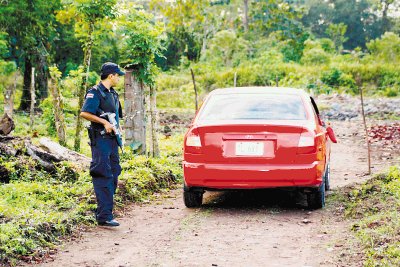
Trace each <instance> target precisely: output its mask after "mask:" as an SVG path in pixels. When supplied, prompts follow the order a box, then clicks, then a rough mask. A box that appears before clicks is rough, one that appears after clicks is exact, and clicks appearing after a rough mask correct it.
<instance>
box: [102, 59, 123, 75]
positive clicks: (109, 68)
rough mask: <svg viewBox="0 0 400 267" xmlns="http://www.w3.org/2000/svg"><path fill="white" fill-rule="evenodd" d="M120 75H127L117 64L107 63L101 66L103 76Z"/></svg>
mask: <svg viewBox="0 0 400 267" xmlns="http://www.w3.org/2000/svg"><path fill="white" fill-rule="evenodd" d="M114 73H118V74H119V75H125V72H123V71H122V70H120V68H119V67H118V65H117V64H115V63H112V62H106V63H104V64H103V66H101V75H109V74H114Z"/></svg>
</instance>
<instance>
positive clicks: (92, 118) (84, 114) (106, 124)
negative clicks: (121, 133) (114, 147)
mask: <svg viewBox="0 0 400 267" xmlns="http://www.w3.org/2000/svg"><path fill="white" fill-rule="evenodd" d="M80 116H81V117H82V118H84V119H87V120H88V121H92V122H96V123H100V124H103V125H104V128H105V129H106V132H107V133H111V132H112V131H114V132H115V130H114V127H113V126H112V124H111V123H109V122H108V121H107V120H105V119H103V118H100V117H97V116H96V115H94V114H92V113H90V112H85V111H82V112H81V113H80Z"/></svg>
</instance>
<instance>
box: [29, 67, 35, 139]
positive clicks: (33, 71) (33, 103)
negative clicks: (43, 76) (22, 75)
mask: <svg viewBox="0 0 400 267" xmlns="http://www.w3.org/2000/svg"><path fill="white" fill-rule="evenodd" d="M35 103H36V93H35V68H32V76H31V109H30V129H31V131H32V132H33V123H34V122H35V121H34V120H35Z"/></svg>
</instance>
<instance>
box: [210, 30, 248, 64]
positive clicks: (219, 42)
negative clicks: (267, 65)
mask: <svg viewBox="0 0 400 267" xmlns="http://www.w3.org/2000/svg"><path fill="white" fill-rule="evenodd" d="M248 50H249V42H248V41H246V40H244V39H243V38H241V37H238V36H237V35H236V33H235V32H234V31H228V30H223V31H220V32H218V33H217V34H215V36H214V38H213V39H211V40H210V43H209V48H208V49H207V51H206V54H205V56H204V61H206V62H210V63H212V64H214V65H217V66H220V67H222V66H223V67H233V66H237V65H239V63H240V62H241V61H243V60H246V59H247V56H248V54H249V53H248Z"/></svg>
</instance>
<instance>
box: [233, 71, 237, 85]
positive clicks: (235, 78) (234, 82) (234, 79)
mask: <svg viewBox="0 0 400 267" xmlns="http://www.w3.org/2000/svg"><path fill="white" fill-rule="evenodd" d="M236 81H237V73H236V72H235V75H234V76H233V87H236Z"/></svg>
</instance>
